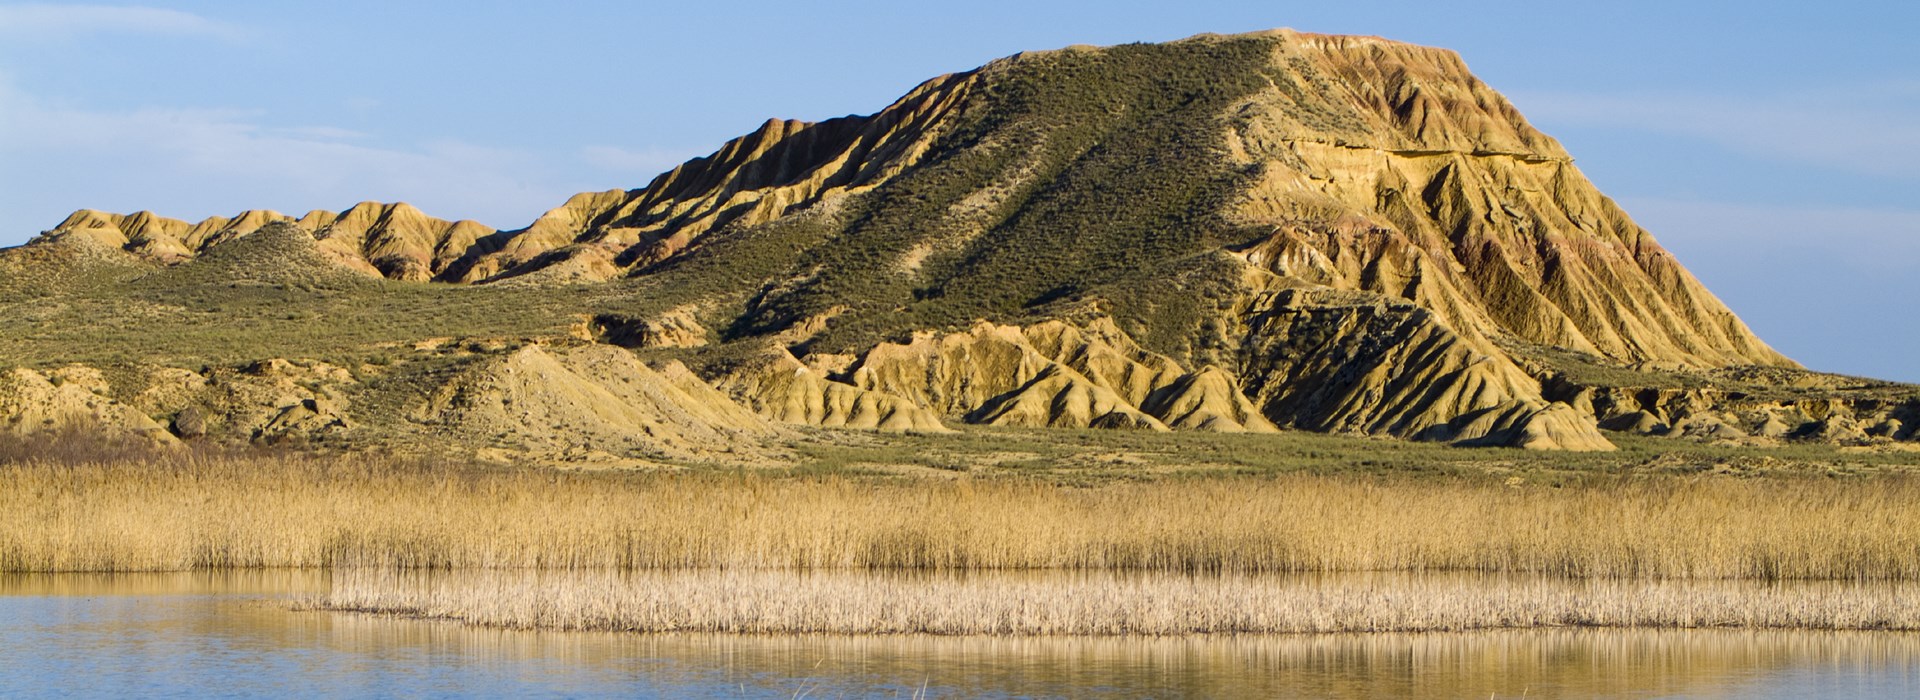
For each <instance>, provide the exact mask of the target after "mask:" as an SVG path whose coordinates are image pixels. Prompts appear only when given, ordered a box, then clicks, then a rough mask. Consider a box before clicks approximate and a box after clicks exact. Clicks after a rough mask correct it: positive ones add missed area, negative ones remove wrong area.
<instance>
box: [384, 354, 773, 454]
mask: <svg viewBox="0 0 1920 700" xmlns="http://www.w3.org/2000/svg"><path fill="white" fill-rule="evenodd" d="M409 417H410V418H411V419H412V420H414V421H416V422H418V423H420V424H422V425H425V426H428V427H430V428H431V429H432V430H434V431H435V432H439V433H442V434H447V435H453V436H457V437H461V438H463V439H471V440H480V441H486V442H487V443H488V444H489V445H490V446H492V447H494V448H496V449H502V450H510V451H516V452H526V453H531V455H532V456H534V457H542V456H550V455H559V456H560V457H561V458H562V459H563V460H565V461H584V462H607V463H614V462H618V461H621V460H630V459H635V458H642V459H657V460H682V461H729V460H745V459H749V458H755V457H758V458H764V457H765V456H766V455H767V454H770V453H771V450H772V448H770V447H769V446H768V445H769V443H770V442H771V441H772V440H773V439H774V438H776V437H779V435H780V431H779V429H777V428H775V427H774V426H772V425H770V424H768V423H767V422H766V421H765V420H763V419H761V418H760V417H759V416H757V415H755V414H754V413H752V412H751V411H748V410H747V409H745V408H743V407H741V406H739V405H738V404H735V403H733V402H732V401H729V400H728V399H727V398H726V396H724V395H722V394H721V393H720V392H719V391H717V390H715V389H714V388H713V387H710V386H708V385H707V384H706V383H705V382H703V381H701V380H700V378H698V377H696V376H694V375H693V373H692V372H690V371H689V370H688V369H687V368H686V367H685V366H684V365H681V364H679V363H677V362H675V363H669V364H667V365H665V366H664V367H662V368H660V369H657V370H656V369H653V368H650V367H648V366H647V365H646V364H645V363H642V362H641V361H640V360H639V359H638V358H636V357H634V356H633V354H632V353H629V352H627V351H625V350H622V349H620V348H616V347H612V346H606V345H590V346H585V347H579V348H567V349H560V348H553V349H549V348H546V347H542V346H538V345H529V346H526V347H523V348H520V349H518V350H515V351H513V352H512V353H510V354H506V355H504V356H498V357H492V358H488V359H484V360H480V361H478V362H476V363H475V364H474V366H472V367H470V368H468V369H466V370H465V371H463V372H461V373H460V374H459V375H458V376H456V377H454V378H452V379H451V380H449V381H448V382H447V383H446V384H444V385H442V386H441V387H440V388H438V389H436V390H435V391H434V392H433V394H432V396H430V397H429V398H428V399H427V400H426V401H425V402H424V403H423V404H421V405H420V406H418V407H417V408H415V409H414V411H413V412H412V413H411V415H410V416H409Z"/></svg>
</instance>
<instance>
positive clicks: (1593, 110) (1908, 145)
mask: <svg viewBox="0 0 1920 700" xmlns="http://www.w3.org/2000/svg"><path fill="white" fill-rule="evenodd" d="M1916 97H1920V88H1916V86H1915V85H1914V84H1912V83H1901V84H1888V85H1875V86H1854V87H1850V88H1848V89H1844V90H1842V89H1827V90H1817V91H1808V92H1802V93H1795V94H1787V95H1776V96H1768V97H1764V98H1755V97H1734V96H1716V95H1707V94H1698V93H1687V94H1675V93H1648V94H1635V95H1596V94H1579V93H1552V92H1542V93H1518V94H1516V95H1515V97H1514V101H1515V102H1516V103H1517V104H1519V105H1520V106H1521V107H1522V108H1523V110H1524V111H1525V112H1526V114H1527V115H1528V116H1529V117H1530V118H1531V119H1533V120H1535V121H1536V122H1539V123H1552V124H1558V125H1581V126H1598V127H1612V128H1626V129H1634V130H1640V131H1646V132H1649V133H1661V134H1671V135H1678V136H1684V137H1688V138H1695V139H1700V140H1703V141H1708V142H1711V143H1715V144H1719V145H1720V146H1721V147H1724V148H1728V149H1731V150H1733V151H1736V152H1739V153H1743V154H1746V155H1749V156H1757V157H1761V158H1768V159H1776V160H1789V161H1794V162H1801V163H1810V164H1817V165H1821V166H1825V167H1830V168H1834V169H1837V170H1842V171H1847V172H1855V173H1863V174H1867V175H1875V176H1894V177H1902V178H1912V177H1920V99H1916Z"/></svg>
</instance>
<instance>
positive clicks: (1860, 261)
mask: <svg viewBox="0 0 1920 700" xmlns="http://www.w3.org/2000/svg"><path fill="white" fill-rule="evenodd" d="M1621 206H1622V207H1624V208H1625V209H1626V210H1627V211H1628V212H1629V213H1630V214H1631V215H1632V216H1633V217H1634V220H1635V221H1637V222H1639V224H1640V225H1641V226H1644V227H1646V229H1647V230H1649V231H1651V232H1653V235H1654V237H1655V238H1657V239H1659V240H1660V241H1661V242H1662V243H1663V244H1665V245H1667V246H1668V247H1669V248H1675V249H1686V250H1688V251H1694V252H1701V253H1706V252H1717V253H1720V254H1723V255H1734V256H1740V257H1759V256H1763V255H1764V256H1771V257H1775V258H1779V257H1791V256H1792V255H1794V254H1799V253H1812V254H1817V255H1819V256H1821V257H1824V258H1828V259H1833V260H1838V261H1842V262H1845V263H1846V264H1848V265H1850V266H1852V267H1855V268H1858V269H1860V270H1864V271H1870V272H1871V273H1872V274H1897V275H1901V276H1906V275H1909V274H1911V271H1912V267H1913V261H1914V260H1920V210H1915V209H1897V208H1864V207H1821V206H1789V205H1770V204H1746V203H1729V202H1713V201H1693V200H1680V199H1661V198H1637V197H1636V198H1625V199H1622V200H1621ZM1783 253H1784V254H1785V255H1783ZM1681 260H1682V262H1685V261H1686V257H1684V256H1683V257H1682V258H1681Z"/></svg>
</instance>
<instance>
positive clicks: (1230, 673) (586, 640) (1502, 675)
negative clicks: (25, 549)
mask: <svg viewBox="0 0 1920 700" xmlns="http://www.w3.org/2000/svg"><path fill="white" fill-rule="evenodd" d="M325 587H326V580H325V577H324V575H318V576H316V575H313V574H300V573H297V572H281V573H273V572H267V573H264V574H262V573H260V572H253V573H251V574H246V575H234V576H206V575H202V576H193V575H175V576H160V577H65V576H55V577H0V669H4V670H5V672H4V673H0V696H6V697H13V696H18V695H31V694H44V693H47V692H49V691H53V692H55V693H58V692H60V691H71V692H73V693H76V694H79V695H95V696H99V695H144V696H154V695H162V696H164V695H170V694H172V695H183V696H184V695H206V694H213V695H230V696H275V695H288V694H297V695H313V694H320V695H401V696H420V695H428V696H432V695H469V694H473V695H489V696H500V695H514V696H534V697H540V696H547V697H554V696H606V695H622V696H635V695H638V696H671V697H743V696H745V697H795V696H799V695H805V696H806V697H816V698H817V697H846V696H880V697H915V696H920V697H1008V696H1070V697H1087V696H1098V697H1168V696H1190V697H1287V696H1306V697H1334V698H1353V697H1382V696H1401V697H1520V696H1529V697H1551V696H1591V697H1651V696H1685V697H1769V696H1771V697H1805V696H1825V697H1846V696H1852V697H1887V696H1913V695H1914V694H1915V693H1916V692H1920V635H1914V634H1893V633H1861V632H1850V633H1836V632H1780V631H1714V630H1691V631H1688V630H1669V631H1636V630H1581V629H1553V630H1537V631H1508V632H1477V633H1454V634H1418V635H1390V634H1376V635H1313V636H1240V637H1190V638H1095V639H1084V638H990V637H963V638H943V637H926V636H899V637H837V636H739V635H622V634H610V633H548V632H513V631H501V630H486V629H475V628H470V627H464V626H460V625H456V624H451V623H444V622H429V621H419V620H406V619H394V618H382V617H374V616H366V615H353V614H335V613H323V612H295V611H291V610H289V609H288V608H287V605H286V600H287V599H288V597H289V596H292V595H309V594H317V593H318V592H322V591H324V590H325Z"/></svg>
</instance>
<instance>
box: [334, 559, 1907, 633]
mask: <svg viewBox="0 0 1920 700" xmlns="http://www.w3.org/2000/svg"><path fill="white" fill-rule="evenodd" d="M309 605H310V607H313V608H316V609H327V610H344V611H358V612H370V613H382V614H389V615H401V616H414V617H425V618H433V619H445V620H455V621H459V622H463V623H467V624H473V625H479V626H486V627H499V628H509V629H552V630H570V631H582V630H588V631H621V632H718V633H774V634H811V633H826V634H939V635H1094V636H1104V635H1186V634H1220V633H1238V634H1297V633H1333V632H1437V631H1461V630H1477V629H1511V628H1536V627H1567V626H1579V627H1642V628H1709V627H1710V628H1721V627H1726V628H1792V629H1817V630H1920V584H1913V583H1899V584H1891V583H1882V584H1872V585H1858V584H1835V583H1799V584H1788V585H1779V584H1755V583H1752V582H1725V581H1720V582H1673V581H1667V582H1658V581H1618V580H1587V581H1580V580H1569V579H1553V578H1544V577H1537V576H1526V577H1518V578H1511V577H1487V576H1457V575H1456V576H1438V577H1432V576H1412V577H1407V576H1397V577H1369V576H1332V577H1299V576H1276V575H1241V574H1226V575H1205V574H1203V575H1186V574H1169V573H1147V574H1116V573H1113V572H1096V573H1085V574H1079V575H1075V574H1064V573H1054V574H1050V575H1008V574H1004V573H1003V574H993V575H969V576H953V575H932V576H926V575H920V576H902V575H889V574H878V573H873V572H795V571H738V570H708V571H666V572H639V573H636V572H607V571H600V572H593V571H576V572H546V571H524V570H522V571H478V572H454V573H442V572H425V573H422V572H396V571H393V570H385V569H382V570H342V571H336V572H335V573H334V581H333V585H332V590H331V592H330V593H329V594H328V595H327V596H325V597H324V598H320V599H318V600H315V601H313V602H311V603H310V604H309Z"/></svg>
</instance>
